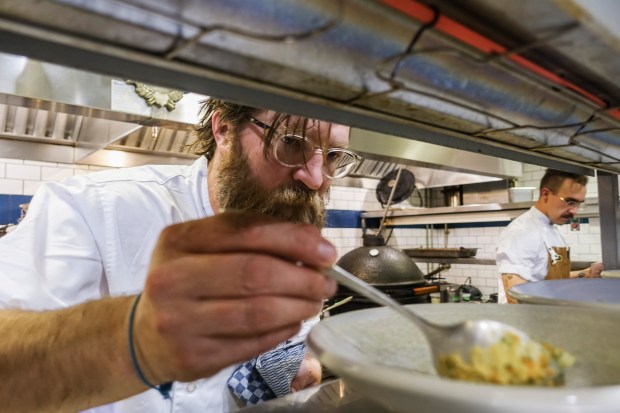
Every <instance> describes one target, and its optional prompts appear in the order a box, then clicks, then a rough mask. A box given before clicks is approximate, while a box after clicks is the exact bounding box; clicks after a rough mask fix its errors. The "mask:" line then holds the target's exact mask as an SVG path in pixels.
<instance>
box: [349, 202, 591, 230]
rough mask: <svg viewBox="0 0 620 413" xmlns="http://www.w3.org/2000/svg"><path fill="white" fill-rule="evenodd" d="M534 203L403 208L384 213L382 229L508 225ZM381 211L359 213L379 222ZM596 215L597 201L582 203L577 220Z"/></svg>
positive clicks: (381, 216) (363, 216) (381, 215)
mask: <svg viewBox="0 0 620 413" xmlns="http://www.w3.org/2000/svg"><path fill="white" fill-rule="evenodd" d="M532 205H534V202H514V203H507V204H498V203H489V204H472V205H461V206H455V207H437V208H407V209H392V210H390V211H388V213H387V217H386V220H385V225H386V226H396V225H425V224H457V223H473V222H502V221H510V220H512V219H514V218H516V217H518V216H519V215H521V214H523V213H524V212H525V211H527V210H528V209H530V208H531V207H532ZM384 214H385V211H384V210H382V211H367V212H362V215H361V217H362V219H368V218H383V215H384ZM598 215H599V209H598V199H595V198H592V199H588V200H586V203H585V205H584V208H583V210H582V211H580V212H579V213H578V214H577V216H578V217H580V218H588V217H597V216H598Z"/></svg>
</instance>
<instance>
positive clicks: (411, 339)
mask: <svg viewBox="0 0 620 413" xmlns="http://www.w3.org/2000/svg"><path fill="white" fill-rule="evenodd" d="M411 307H412V308H413V309H415V311H416V312H418V313H419V314H421V315H423V316H424V317H428V318H429V319H430V320H434V321H436V322H440V323H452V322H456V321H461V320H466V319H479V318H489V319H495V320H499V321H503V322H506V323H509V324H511V325H514V326H515V327H517V328H520V329H523V330H524V331H526V332H527V333H528V334H530V336H532V337H533V338H536V339H539V340H543V341H548V342H550V343H553V344H554V345H557V346H562V347H564V348H566V349H567V350H568V351H570V352H571V353H573V354H574V355H575V356H576V357H577V362H576V364H575V365H574V366H573V367H572V368H571V369H570V370H569V371H568V372H567V376H566V380H567V384H566V386H564V387H558V388H541V387H528V386H499V385H492V384H475V383H467V382H462V381H457V380H450V379H445V378H442V377H439V376H437V375H436V373H435V370H434V368H433V366H432V363H431V358H430V349H429V348H428V344H427V342H426V339H425V338H424V337H423V335H422V333H421V332H420V330H418V329H417V328H416V327H415V326H414V325H412V324H411V323H409V322H407V321H406V320H404V319H402V317H401V316H399V315H398V314H396V313H394V312H393V311H391V310H390V309H387V308H373V309H368V310H359V311H352V312H348V313H343V314H339V315H337V316H333V317H329V318H326V319H324V320H323V321H321V323H319V324H318V325H317V326H316V327H315V328H314V329H313V330H312V332H311V333H310V336H309V339H308V342H309V346H310V348H311V349H312V350H313V351H314V352H315V354H317V356H318V357H319V359H320V360H321V362H322V363H324V364H325V366H326V367H327V368H328V369H330V370H331V371H333V372H335V373H336V374H338V375H339V376H340V377H342V378H343V379H344V380H345V382H350V383H351V385H353V386H354V387H355V388H359V389H361V390H362V391H363V392H364V394H365V395H367V397H369V398H371V399H373V400H374V401H376V402H377V403H379V404H381V405H383V406H385V407H386V408H388V409H391V410H390V411H394V412H402V413H405V412H415V413H437V412H459V413H474V412H475V413H497V412H502V413H504V412H507V413H532V412H534V413H543V412H544V413H565V412H571V413H615V412H618V409H619V407H618V406H620V350H619V349H620V328H618V326H620V312H618V311H609V310H605V309H600V308H583V307H560V306H540V305H498V304H440V305H432V304H416V305H413V306H411Z"/></svg>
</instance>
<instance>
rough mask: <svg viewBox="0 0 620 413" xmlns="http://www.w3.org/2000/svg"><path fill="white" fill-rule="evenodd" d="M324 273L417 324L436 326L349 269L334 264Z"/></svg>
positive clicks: (424, 326) (420, 325)
mask: <svg viewBox="0 0 620 413" xmlns="http://www.w3.org/2000/svg"><path fill="white" fill-rule="evenodd" d="M323 273H324V274H325V275H327V276H328V277H330V278H333V279H334V280H336V282H338V283H339V284H341V285H344V286H345V287H347V288H349V289H350V290H352V291H355V292H356V293H358V294H361V295H363V296H364V297H366V298H369V299H370V300H372V301H374V302H375V303H377V304H380V305H384V306H386V307H390V308H391V309H393V310H395V311H397V312H398V313H400V314H401V315H403V316H405V317H407V318H408V319H409V320H411V321H413V322H414V323H416V325H418V326H419V327H421V328H424V329H428V327H434V325H432V324H429V323H428V322H427V321H426V320H424V319H421V318H419V317H418V316H416V315H415V314H414V313H412V312H411V311H409V310H407V309H406V308H405V307H403V306H402V305H400V303H399V302H398V301H395V300H394V299H393V298H391V297H390V296H388V295H387V294H384V293H382V292H381V291H379V290H378V289H377V288H375V287H373V286H372V285H370V284H368V283H367V282H365V281H363V280H361V279H359V278H358V277H356V276H355V275H353V274H351V273H350V272H348V271H347V270H345V269H343V268H341V267H339V266H338V265H333V266H332V267H331V268H326V269H324V270H323Z"/></svg>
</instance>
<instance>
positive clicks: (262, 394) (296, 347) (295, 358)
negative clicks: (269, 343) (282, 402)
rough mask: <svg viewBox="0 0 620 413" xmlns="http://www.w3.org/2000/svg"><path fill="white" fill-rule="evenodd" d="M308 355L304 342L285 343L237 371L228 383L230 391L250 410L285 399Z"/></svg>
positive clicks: (248, 362) (243, 365)
mask: <svg viewBox="0 0 620 413" xmlns="http://www.w3.org/2000/svg"><path fill="white" fill-rule="evenodd" d="M305 354H306V345H305V343H304V342H303V341H292V340H289V341H287V342H285V343H282V344H280V345H279V346H278V347H276V348H274V349H273V350H270V351H268V352H266V353H263V354H261V355H259V356H258V357H256V358H253V359H252V360H249V361H247V362H245V363H243V364H241V365H240V366H239V367H237V369H236V370H235V371H234V372H233V374H232V375H231V376H230V378H229V379H228V388H229V389H230V391H231V392H232V393H233V394H234V395H236V396H237V397H238V398H239V399H240V400H241V401H242V402H243V403H244V404H245V405H247V406H252V405H255V404H258V403H260V402H263V401H266V400H270V399H274V398H276V397H282V396H285V395H287V394H289V393H290V389H291V382H292V381H293V379H294V378H295V376H296V375H297V372H298V371H299V367H300V366H301V362H302V361H303V359H304V356H305Z"/></svg>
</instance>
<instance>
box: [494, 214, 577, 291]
mask: <svg viewBox="0 0 620 413" xmlns="http://www.w3.org/2000/svg"><path fill="white" fill-rule="evenodd" d="M547 246H549V247H568V246H567V245H566V240H565V239H564V236H563V235H562V233H561V232H560V230H559V229H558V227H557V226H556V225H554V224H552V223H551V221H550V220H549V218H548V217H547V216H546V215H545V214H543V213H542V212H540V211H539V210H538V209H537V208H536V207H535V206H533V207H531V208H530V209H529V211H527V212H526V213H524V214H522V215H520V216H519V217H517V218H516V219H515V220H514V221H512V222H511V223H510V224H509V225H508V226H507V227H506V228H504V230H503V231H502V234H501V235H500V238H499V243H498V246H497V251H496V252H497V254H496V257H495V262H496V264H497V270H498V272H499V284H498V286H499V288H498V295H497V301H498V302H499V303H506V302H507V300H506V291H504V285H503V283H502V274H518V275H520V276H521V278H523V279H524V280H526V281H542V280H544V279H545V277H546V276H547V272H548V256H549V253H548V252H547Z"/></svg>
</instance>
